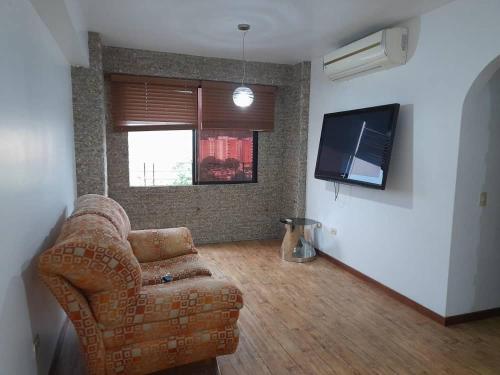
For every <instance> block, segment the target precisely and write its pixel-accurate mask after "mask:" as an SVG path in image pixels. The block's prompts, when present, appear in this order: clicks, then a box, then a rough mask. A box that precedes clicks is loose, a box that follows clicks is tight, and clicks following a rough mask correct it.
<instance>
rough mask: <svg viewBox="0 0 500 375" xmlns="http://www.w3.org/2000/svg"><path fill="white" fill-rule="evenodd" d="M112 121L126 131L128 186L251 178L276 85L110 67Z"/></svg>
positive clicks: (269, 128) (269, 124)
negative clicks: (249, 95) (242, 87)
mask: <svg viewBox="0 0 500 375" xmlns="http://www.w3.org/2000/svg"><path fill="white" fill-rule="evenodd" d="M109 80H110V81H111V85H110V87H111V112H112V115H113V122H114V129H115V130H116V131H125V132H128V143H129V149H128V151H129V153H128V155H129V182H130V186H169V185H174V186H175V185H196V184H221V183H246V182H247V183H248V182H257V149H258V147H257V143H258V136H257V134H258V131H272V130H273V127H274V102H275V91H276V88H275V87H272V86H262V85H250V86H251V88H252V90H253V91H254V92H255V93H256V97H255V100H254V103H253V104H252V106H251V107H249V108H245V109H242V108H239V107H236V106H235V105H234V104H233V101H232V93H233V91H234V88H235V87H236V86H237V84H233V83H226V82H210V81H196V80H182V79H169V78H162V77H144V76H134V75H124V74H112V75H110V76H109Z"/></svg>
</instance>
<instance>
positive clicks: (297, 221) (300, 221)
mask: <svg viewBox="0 0 500 375" xmlns="http://www.w3.org/2000/svg"><path fill="white" fill-rule="evenodd" d="M280 221H281V222H282V223H283V224H290V225H317V224H319V221H316V220H312V219H307V218H305V217H287V218H283V219H280Z"/></svg>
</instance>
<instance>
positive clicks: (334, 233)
mask: <svg viewBox="0 0 500 375" xmlns="http://www.w3.org/2000/svg"><path fill="white" fill-rule="evenodd" d="M329 232H330V234H331V235H332V236H336V235H337V228H330V230H329Z"/></svg>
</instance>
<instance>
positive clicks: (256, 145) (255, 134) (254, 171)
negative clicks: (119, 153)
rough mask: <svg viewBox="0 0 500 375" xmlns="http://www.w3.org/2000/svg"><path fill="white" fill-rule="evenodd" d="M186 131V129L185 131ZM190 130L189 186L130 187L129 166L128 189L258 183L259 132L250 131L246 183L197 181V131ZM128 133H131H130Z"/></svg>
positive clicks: (167, 130)
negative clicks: (250, 167) (250, 155)
mask: <svg viewBox="0 0 500 375" xmlns="http://www.w3.org/2000/svg"><path fill="white" fill-rule="evenodd" d="M185 130H188V129H185ZM190 130H191V138H192V143H191V144H192V159H193V160H192V166H191V174H192V176H191V185H147V186H132V185H130V165H129V167H128V173H129V178H128V186H129V188H133V189H135V188H139V189H140V188H178V187H180V188H182V187H188V186H197V185H198V186H201V185H239V184H256V183H258V176H257V171H258V164H259V153H258V150H259V132H258V131H255V130H253V131H252V147H253V153H252V155H253V160H252V179H251V180H248V181H199V180H198V164H199V163H198V146H199V137H198V132H199V130H195V129H190ZM224 130H225V129H221V130H220V131H221V132H224ZM151 131H157V132H169V131H175V130H173V129H158V130H151ZM130 133H133V131H131V132H130ZM127 155H128V149H127Z"/></svg>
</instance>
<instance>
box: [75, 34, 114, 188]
mask: <svg viewBox="0 0 500 375" xmlns="http://www.w3.org/2000/svg"><path fill="white" fill-rule="evenodd" d="M88 43H89V57H90V66H89V68H83V67H72V68H71V80H72V86H73V122H74V133H75V159H76V181H77V192H78V195H83V194H89V193H94V194H104V195H106V194H107V172H106V166H107V163H106V126H105V102H104V77H103V72H102V44H101V38H100V36H99V34H96V33H89V42H88Z"/></svg>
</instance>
